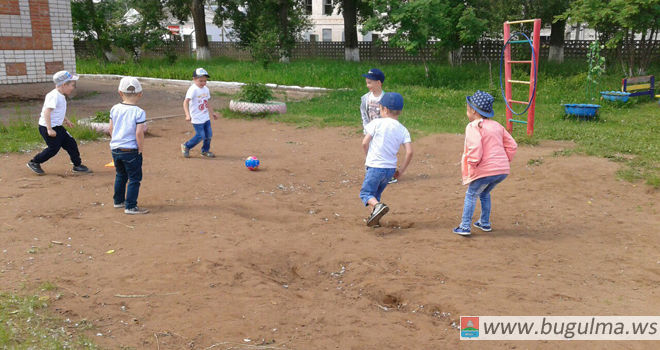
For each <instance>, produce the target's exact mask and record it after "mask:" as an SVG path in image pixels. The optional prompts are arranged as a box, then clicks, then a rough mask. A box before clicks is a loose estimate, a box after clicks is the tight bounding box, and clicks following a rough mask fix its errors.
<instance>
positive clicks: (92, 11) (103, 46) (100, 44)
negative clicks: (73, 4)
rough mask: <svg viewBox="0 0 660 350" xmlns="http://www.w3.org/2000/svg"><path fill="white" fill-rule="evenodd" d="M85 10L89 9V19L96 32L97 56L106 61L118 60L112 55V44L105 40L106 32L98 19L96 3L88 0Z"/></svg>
mask: <svg viewBox="0 0 660 350" xmlns="http://www.w3.org/2000/svg"><path fill="white" fill-rule="evenodd" d="M85 8H86V9H87V13H88V14H89V17H90V18H91V19H92V28H93V29H94V31H95V32H96V40H95V43H94V46H95V51H96V56H97V57H102V58H103V59H104V60H106V61H114V60H116V57H115V56H114V55H113V54H112V50H111V49H110V43H109V42H108V40H107V39H106V38H105V33H104V30H103V28H102V27H101V26H100V24H99V22H98V20H97V18H96V8H95V6H94V2H93V1H92V0H86V1H85Z"/></svg>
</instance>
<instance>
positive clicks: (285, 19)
mask: <svg viewBox="0 0 660 350" xmlns="http://www.w3.org/2000/svg"><path fill="white" fill-rule="evenodd" d="M279 5H280V9H279V13H278V17H279V22H280V35H279V41H280V42H279V45H280V61H281V62H283V63H288V62H289V57H290V56H291V45H289V40H288V39H287V38H288V36H289V0H279Z"/></svg>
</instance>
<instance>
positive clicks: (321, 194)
mask: <svg viewBox="0 0 660 350" xmlns="http://www.w3.org/2000/svg"><path fill="white" fill-rule="evenodd" d="M115 89H116V82H114V81H112V82H85V81H80V83H79V89H78V94H80V95H83V96H84V95H85V94H87V96H88V97H85V98H82V99H74V100H73V101H71V103H70V112H71V113H77V114H79V115H80V114H85V113H88V112H94V111H96V110H101V109H108V108H109V107H110V106H111V105H112V104H113V103H114V102H115V101H116V97H115V95H114V91H115ZM91 91H98V92H99V93H98V94H96V93H91ZM183 91H185V87H181V88H175V89H171V90H168V91H165V90H164V89H163V88H158V87H157V86H153V87H151V89H147V90H146V92H145V98H144V99H143V101H142V102H143V103H142V106H143V108H145V110H146V111H147V115H148V118H149V117H151V118H154V117H158V116H160V115H171V114H177V113H180V112H179V110H180V108H181V107H180V104H181V98H182V96H183ZM215 102H216V104H215V106H216V108H221V107H224V105H226V103H227V101H226V100H223V99H221V98H220V99H216V100H215ZM11 105H12V103H3V104H2V105H1V107H0V108H2V109H1V110H4V111H5V112H4V113H6V111H9V110H11V108H12V106H11ZM40 108H41V102H40V101H37V102H27V103H25V102H24V103H22V110H32V109H34V110H36V111H37V112H38V110H39V109H40ZM358 122H359V118H358V117H357V113H356V127H355V128H327V129H315V128H297V127H295V126H289V125H285V124H280V123H273V122H268V121H264V120H253V121H243V120H228V119H220V120H218V121H216V122H214V123H213V130H214V139H213V144H212V151H214V152H215V153H216V154H217V155H218V157H217V158H216V159H211V160H209V159H202V158H200V156H199V148H197V149H195V150H194V151H193V152H192V154H193V157H192V158H190V159H183V158H182V157H181V155H180V153H179V144H181V143H182V142H183V141H185V140H186V139H188V138H190V137H191V136H192V135H191V131H192V127H191V126H190V125H189V124H187V123H186V122H185V121H184V120H183V118H173V119H161V120H158V121H155V122H153V123H151V125H150V136H149V137H148V138H147V139H146V150H145V156H144V159H145V160H144V180H143V182H142V187H141V191H140V197H139V205H140V206H144V207H146V208H148V209H150V210H151V213H150V214H148V215H144V216H128V215H125V214H123V212H122V211H121V210H117V209H114V208H113V207H112V192H113V182H114V170H113V169H112V168H105V167H103V165H104V164H105V163H107V162H109V161H110V160H111V157H110V152H109V149H108V142H107V140H103V141H99V142H92V143H87V144H84V145H81V146H80V148H81V153H82V157H83V161H84V163H85V164H86V165H88V166H89V167H90V168H91V169H93V170H94V174H92V175H74V174H72V173H71V171H70V168H71V165H70V164H69V160H68V157H67V156H66V154H65V153H63V152H62V153H60V154H58V155H57V156H56V157H55V158H53V159H51V160H50V161H49V162H47V163H45V164H44V165H43V168H44V170H45V171H46V172H47V175H46V176H42V177H38V176H35V175H34V174H32V173H31V172H30V171H29V170H28V169H27V168H26V166H25V163H26V162H27V160H29V158H30V157H31V156H32V154H33V153H32V154H9V155H7V154H3V155H0V222H1V223H0V234H1V236H0V237H1V242H2V245H1V249H0V290H2V291H12V292H18V293H21V292H22V291H23V290H25V286H37V285H39V284H40V283H43V282H46V281H48V282H51V283H54V284H56V285H57V286H58V289H57V290H56V291H53V292H47V293H50V295H51V297H52V299H51V305H50V309H51V311H52V312H53V313H55V314H57V315H59V316H61V317H62V318H64V319H69V320H70V322H71V323H70V327H69V330H70V331H72V332H74V333H75V332H82V333H84V334H86V335H88V336H90V337H91V338H93V339H94V341H95V342H97V343H98V344H100V345H101V346H102V347H103V348H108V349H125V348H126V347H128V348H136V349H209V348H213V349H228V348H234V349H248V348H252V349H256V348H258V347H254V345H263V346H262V347H261V348H262V349H266V348H269V349H451V348H470V349H483V348H496V349H519V348H523V349H536V348H542V349H564V348H571V349H578V348H579V349H583V348H592V349H655V348H657V346H658V344H657V342H656V343H653V342H577V343H576V342H529V341H528V342H516V341H506V342H505V341H500V342H487V343H484V342H477V343H468V342H461V341H460V340H459V331H458V329H457V328H456V326H455V325H456V324H458V322H459V317H460V316H461V315H658V314H660V295H659V293H660V292H659V288H658V287H659V286H660V255H659V253H658V252H659V249H658V247H659V246H660V236H659V235H658V227H660V216H659V215H658V204H657V203H658V199H659V198H658V191H654V190H650V189H649V188H648V187H646V186H644V185H641V184H631V183H627V182H622V181H618V180H616V178H615V171H616V170H617V168H618V165H617V164H616V163H613V162H610V161H607V160H604V159H599V158H593V157H584V156H571V157H553V156H552V154H553V152H554V151H557V150H561V149H564V148H567V147H571V144H569V143H559V142H541V143H540V145H538V146H534V147H530V146H523V147H521V148H520V150H519V152H518V154H517V156H516V159H515V160H514V162H513V164H512V174H511V176H510V177H509V178H508V179H507V180H506V181H504V182H503V183H502V184H501V185H500V186H499V187H498V188H497V189H496V190H495V191H494V192H493V218H492V220H493V227H494V230H493V232H491V233H481V232H475V233H473V235H472V237H471V238H463V237H459V236H457V235H454V234H452V233H451V229H452V228H453V227H455V226H456V225H457V224H458V222H459V218H460V214H461V209H462V203H463V197H464V192H465V187H463V186H461V184H460V168H459V159H460V153H461V150H462V142H463V137H462V135H448V134H444V135H433V136H429V137H424V138H420V139H415V140H414V148H415V157H414V159H413V162H412V164H411V165H410V168H409V172H408V173H406V174H405V175H404V177H403V178H402V179H401V181H400V182H399V183H398V184H394V185H390V187H388V188H387V189H386V190H385V193H384V196H383V200H384V202H386V203H387V204H388V205H389V206H390V207H391V211H390V213H389V214H387V215H386V216H385V217H384V218H383V220H382V224H383V226H382V227H379V228H367V227H366V226H365V225H364V222H363V219H364V218H365V217H366V216H367V214H368V212H367V209H365V208H363V207H362V205H361V202H360V200H359V199H358V192H359V188H360V185H361V182H362V178H363V175H364V170H363V161H364V157H363V155H362V153H361V150H360V139H361V137H360V135H359V133H358V132H357V131H358V128H359V125H358ZM540 127H542V126H540ZM35 132H36V131H35ZM249 155H256V156H258V157H259V158H260V159H261V162H262V166H261V168H260V170H259V171H257V172H250V171H248V170H247V169H246V168H245V167H244V166H243V160H244V159H245V157H247V156H249ZM541 158H542V162H541V164H540V165H535V166H530V165H528V161H529V160H530V159H541ZM111 250H113V251H114V252H113V253H108V251H111ZM58 293H59V294H60V297H59V299H56V298H55V295H56V294H58ZM81 320H87V321H89V322H91V324H93V328H92V329H89V330H84V331H83V330H77V328H76V327H75V324H76V323H79V322H80V321H81ZM248 340H249V341H248ZM237 344H238V345H237ZM240 344H243V345H240ZM250 345H252V346H253V347H249V346H250Z"/></svg>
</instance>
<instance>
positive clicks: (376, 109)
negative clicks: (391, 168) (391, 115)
mask: <svg viewBox="0 0 660 350" xmlns="http://www.w3.org/2000/svg"><path fill="white" fill-rule="evenodd" d="M362 77H363V78H364V80H365V83H366V85H367V89H369V92H367V93H366V94H364V95H362V97H361V98H360V115H361V116H362V128H363V133H364V134H365V135H366V134H367V130H366V127H367V124H369V123H370V122H371V121H372V120H374V119H378V118H380V117H381V113H380V99H381V98H382V97H383V95H384V94H385V91H383V84H384V83H385V73H383V71H382V70H380V69H378V68H371V69H369V71H368V72H367V73H366V74H362ZM396 182H397V179H395V178H391V179H390V180H389V182H388V183H391V184H393V183H396Z"/></svg>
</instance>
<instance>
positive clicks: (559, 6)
mask: <svg viewBox="0 0 660 350" xmlns="http://www.w3.org/2000/svg"><path fill="white" fill-rule="evenodd" d="M523 1H524V3H525V6H524V8H525V9H526V10H527V12H528V13H527V14H526V15H527V17H528V18H540V19H541V22H542V23H546V24H547V23H549V24H550V25H551V31H550V52H549V55H548V61H555V62H563V61H564V32H565V30H566V20H565V19H556V16H558V15H561V14H562V13H564V12H565V11H566V10H568V7H569V5H570V4H571V0H523Z"/></svg>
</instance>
